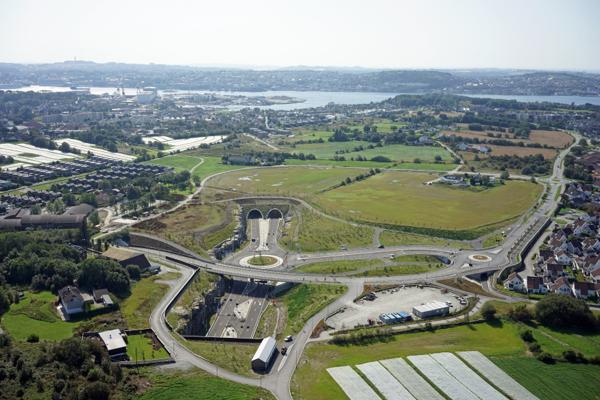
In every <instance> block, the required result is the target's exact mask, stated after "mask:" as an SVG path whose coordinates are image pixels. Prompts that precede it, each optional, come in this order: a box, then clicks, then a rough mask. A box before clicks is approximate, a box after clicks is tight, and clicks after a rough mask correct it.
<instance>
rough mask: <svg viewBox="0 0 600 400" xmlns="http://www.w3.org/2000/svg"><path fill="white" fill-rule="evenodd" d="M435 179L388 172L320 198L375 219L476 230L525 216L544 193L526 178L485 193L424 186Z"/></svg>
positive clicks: (341, 212)
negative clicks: (525, 180) (526, 180)
mask: <svg viewBox="0 0 600 400" xmlns="http://www.w3.org/2000/svg"><path fill="white" fill-rule="evenodd" d="M430 179H431V176H430V175H427V174H422V173H402V172H386V173H383V174H378V175H375V176H373V177H371V178H369V179H366V180H364V181H361V182H358V183H354V184H352V185H347V186H344V187H340V188H338V189H335V190H330V191H327V192H325V193H323V194H320V195H318V196H315V199H314V202H315V203H317V204H318V205H319V206H320V207H321V208H322V209H323V210H324V211H325V212H328V213H331V214H333V215H336V216H339V217H343V218H347V219H354V220H358V221H365V222H369V223H375V224H390V225H396V226H413V227H423V228H430V229H445V230H472V229H478V228H482V227H485V226H489V225H492V224H497V223H502V222H505V221H509V220H511V219H513V218H516V217H518V216H520V215H521V214H523V213H524V212H525V211H527V209H529V207H531V206H532V205H533V204H534V203H535V201H536V200H537V198H538V196H539V195H540V193H541V191H542V186H541V185H535V184H533V183H529V182H522V181H509V182H507V183H506V184H505V185H501V186H497V187H494V188H491V189H487V190H484V191H480V192H476V191H471V190H468V189H457V188H450V187H448V186H446V185H424V184H423V183H424V182H426V181H428V180H430ZM374 203H376V206H375V207H374V206H373V205H374Z"/></svg>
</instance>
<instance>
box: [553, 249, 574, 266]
mask: <svg viewBox="0 0 600 400" xmlns="http://www.w3.org/2000/svg"><path fill="white" fill-rule="evenodd" d="M554 259H555V260H556V262H557V263H559V264H560V265H571V257H569V255H568V254H567V252H566V251H564V250H559V251H557V252H555V253H554Z"/></svg>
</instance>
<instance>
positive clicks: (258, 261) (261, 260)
mask: <svg viewBox="0 0 600 400" xmlns="http://www.w3.org/2000/svg"><path fill="white" fill-rule="evenodd" d="M276 262H277V259H276V258H275V257H271V256H262V255H260V256H255V257H252V258H251V259H249V260H248V264H250V265H258V266H264V265H271V264H275V263H276Z"/></svg>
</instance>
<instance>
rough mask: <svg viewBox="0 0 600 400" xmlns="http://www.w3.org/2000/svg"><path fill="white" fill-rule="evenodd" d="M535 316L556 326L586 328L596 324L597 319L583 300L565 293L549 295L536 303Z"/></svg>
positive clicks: (545, 322)
mask: <svg viewBox="0 0 600 400" xmlns="http://www.w3.org/2000/svg"><path fill="white" fill-rule="evenodd" d="M535 318H536V320H538V322H540V323H541V324H543V325H546V326H550V327H554V328H584V329H592V328H595V326H596V319H595V317H594V315H593V314H592V312H591V311H590V308H589V307H588V305H587V304H586V303H585V301H583V300H579V299H575V298H573V297H570V296H564V295H555V294H552V295H548V296H546V297H544V298H543V299H542V300H540V301H539V302H538V303H537V304H536V305H535Z"/></svg>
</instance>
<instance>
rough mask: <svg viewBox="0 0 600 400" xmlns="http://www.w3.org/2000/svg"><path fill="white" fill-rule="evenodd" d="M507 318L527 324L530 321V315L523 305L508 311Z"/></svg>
mask: <svg viewBox="0 0 600 400" xmlns="http://www.w3.org/2000/svg"><path fill="white" fill-rule="evenodd" d="M508 318H510V319H512V320H514V321H520V322H525V323H527V322H529V321H531V320H532V315H531V311H529V309H528V308H527V306H526V305H525V304H518V305H517V306H516V307H514V308H511V309H510V311H509V312H508Z"/></svg>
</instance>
